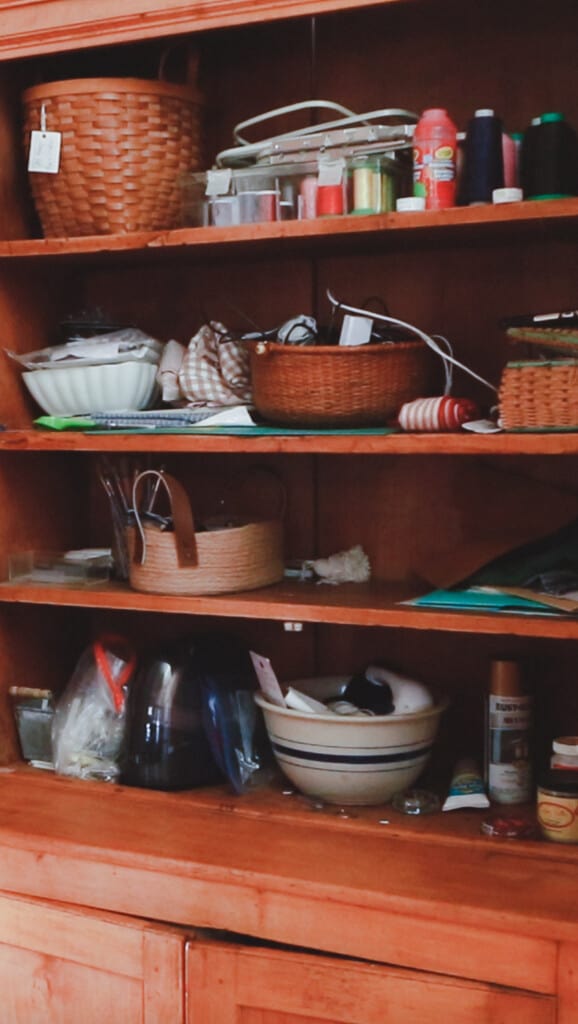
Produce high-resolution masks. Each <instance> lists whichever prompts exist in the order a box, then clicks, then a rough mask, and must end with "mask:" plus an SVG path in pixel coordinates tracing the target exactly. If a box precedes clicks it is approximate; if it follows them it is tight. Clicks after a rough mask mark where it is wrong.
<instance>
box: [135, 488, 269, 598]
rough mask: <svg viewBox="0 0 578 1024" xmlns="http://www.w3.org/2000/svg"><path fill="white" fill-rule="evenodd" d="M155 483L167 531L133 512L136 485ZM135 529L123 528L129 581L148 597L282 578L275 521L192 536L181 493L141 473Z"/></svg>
mask: <svg viewBox="0 0 578 1024" xmlns="http://www.w3.org/2000/svg"><path fill="white" fill-rule="evenodd" d="M147 477H148V478H153V477H154V478H155V479H156V480H158V481H159V482H160V483H161V484H162V486H163V487H164V489H165V491H166V493H167V495H168V497H169V501H170V505H171V512H172V518H173V524H174V530H173V531H163V530H161V529H160V528H159V527H158V525H156V524H154V523H147V522H145V521H143V518H142V517H141V515H140V514H139V512H138V505H137V492H138V489H139V486H140V483H141V481H142V480H144V479H146V478H147ZM133 509H134V511H135V519H136V525H135V526H129V527H128V528H127V547H128V552H129V565H130V568H129V581H130V585H131V587H133V589H134V590H140V591H144V592H145V593H149V594H182V595H195V594H199V595H202V594H226V593H233V592H235V591H241V590H255V589H257V588H258V587H266V586H269V585H270V584H272V583H278V582H279V581H280V580H281V579H282V578H283V572H284V562H283V536H282V534H283V531H282V524H281V520H280V519H269V520H263V521H257V522H247V521H239V522H238V523H237V522H235V524H234V525H232V526H228V525H227V526H223V527H222V528H215V529H207V530H206V531H203V532H196V531H195V524H194V519H193V513H192V509H191V505H190V502H189V499H188V496H187V493H186V491H185V490H184V488H183V487H182V485H181V484H180V483H179V481H178V480H175V478H174V477H172V476H170V475H168V474H166V473H161V472H158V471H157V470H145V472H143V473H140V474H139V476H137V478H136V479H135V481H134V485H133Z"/></svg>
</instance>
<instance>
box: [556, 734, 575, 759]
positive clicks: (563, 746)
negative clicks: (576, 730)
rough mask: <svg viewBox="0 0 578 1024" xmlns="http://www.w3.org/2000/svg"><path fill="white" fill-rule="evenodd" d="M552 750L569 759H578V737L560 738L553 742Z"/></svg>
mask: <svg viewBox="0 0 578 1024" xmlns="http://www.w3.org/2000/svg"><path fill="white" fill-rule="evenodd" d="M552 750H553V751H554V753H555V754H566V755H567V756H568V757H578V736H560V737H558V739H555V740H553V741H552Z"/></svg>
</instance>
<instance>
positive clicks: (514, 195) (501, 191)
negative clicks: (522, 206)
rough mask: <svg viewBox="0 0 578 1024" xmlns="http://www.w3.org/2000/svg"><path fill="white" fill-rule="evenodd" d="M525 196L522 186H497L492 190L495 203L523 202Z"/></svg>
mask: <svg viewBox="0 0 578 1024" xmlns="http://www.w3.org/2000/svg"><path fill="white" fill-rule="evenodd" d="M523 198H524V193H523V192H522V189H521V188H513V187H510V188H495V189H494V191H493V192H492V202H493V203H521V201H522V199H523Z"/></svg>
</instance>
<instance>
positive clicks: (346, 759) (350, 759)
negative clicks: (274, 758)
mask: <svg viewBox="0 0 578 1024" xmlns="http://www.w3.org/2000/svg"><path fill="white" fill-rule="evenodd" d="M272 746H273V750H274V751H275V753H276V754H278V755H279V756H280V757H283V756H285V757H292V758H294V759H295V760H296V761H309V762H317V763H319V762H321V763H323V764H341V765H358V764H359V765H362V764H399V765H402V764H405V763H407V762H408V761H416V760H418V759H419V758H422V757H425V756H426V755H427V754H429V753H430V751H431V749H432V745H431V744H430V745H429V746H427V747H420V748H419V749H417V750H415V749H414V750H400V751H397V752H396V753H393V754H391V753H390V754H322V753H321V752H320V751H317V750H303V749H299V748H296V747H288V746H286V745H285V744H282V743H276V742H275V741H273V743H272Z"/></svg>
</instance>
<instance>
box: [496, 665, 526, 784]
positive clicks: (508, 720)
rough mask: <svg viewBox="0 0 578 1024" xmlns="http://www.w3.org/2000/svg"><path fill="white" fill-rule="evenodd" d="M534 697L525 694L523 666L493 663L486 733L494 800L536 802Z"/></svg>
mask: <svg viewBox="0 0 578 1024" xmlns="http://www.w3.org/2000/svg"><path fill="white" fill-rule="evenodd" d="M532 707H533V701H532V697H531V696H529V695H528V694H525V693H524V690H523V686H522V678H521V671H520V666H519V664H518V663H517V662H515V661H493V662H492V667H491V673H490V692H489V696H488V716H487V730H486V775H487V784H488V793H489V796H490V800H492V801H493V802H494V803H499V804H519V803H527V802H528V801H529V800H530V799H531V798H532V756H531V754H532Z"/></svg>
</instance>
